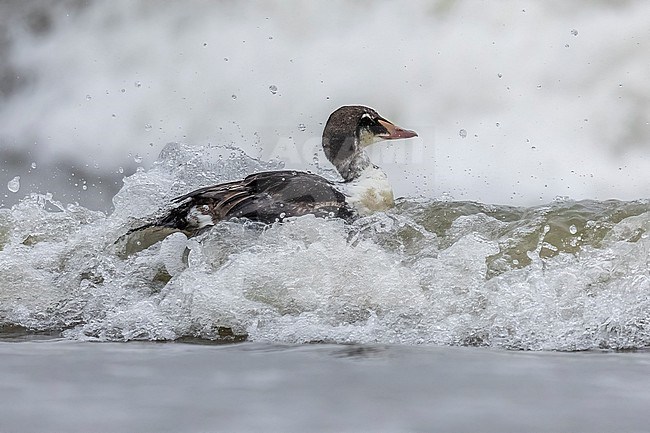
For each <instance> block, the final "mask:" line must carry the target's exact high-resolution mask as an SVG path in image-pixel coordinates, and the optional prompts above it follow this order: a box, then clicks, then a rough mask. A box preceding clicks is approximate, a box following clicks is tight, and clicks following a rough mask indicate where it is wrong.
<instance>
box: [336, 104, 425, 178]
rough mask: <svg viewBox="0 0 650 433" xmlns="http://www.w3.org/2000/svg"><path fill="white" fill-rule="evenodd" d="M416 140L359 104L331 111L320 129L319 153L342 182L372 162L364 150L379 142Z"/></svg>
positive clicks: (412, 134)
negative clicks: (334, 169) (321, 150)
mask: <svg viewBox="0 0 650 433" xmlns="http://www.w3.org/2000/svg"><path fill="white" fill-rule="evenodd" d="M411 137H417V134H416V133H415V132H414V131H409V130H408V129H403V128H400V127H399V126H396V125H395V124H394V123H392V122H390V121H388V120H386V119H384V118H383V117H381V116H380V115H379V113H377V112H376V111H375V110H373V109H372V108H369V107H364V106H361V105H349V106H343V107H341V108H339V109H337V110H336V111H334V112H333V113H332V114H331V115H330V117H329V119H328V120H327V123H326V124H325V129H324V130H323V151H324V152H325V156H326V157H327V159H328V160H329V161H330V162H331V163H332V164H333V165H334V167H336V169H337V170H338V172H339V173H340V174H341V176H342V177H343V179H345V180H346V181H351V180H354V179H355V178H357V177H358V176H359V175H360V174H361V172H362V171H363V170H364V169H365V168H367V167H368V166H370V165H371V164H372V163H371V162H370V160H369V159H368V156H367V155H366V153H365V152H364V149H365V148H366V147H368V146H370V145H371V144H373V143H376V142H378V141H382V140H397V139H401V138H411Z"/></svg>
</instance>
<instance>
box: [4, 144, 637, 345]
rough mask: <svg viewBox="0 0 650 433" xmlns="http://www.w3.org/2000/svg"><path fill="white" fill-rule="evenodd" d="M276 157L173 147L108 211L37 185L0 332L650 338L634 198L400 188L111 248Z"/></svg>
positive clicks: (434, 339) (14, 225)
mask: <svg viewBox="0 0 650 433" xmlns="http://www.w3.org/2000/svg"><path fill="white" fill-rule="evenodd" d="M279 168H282V166H281V164H280V163H275V162H261V161H258V160H256V159H253V158H250V157H248V156H247V155H245V154H244V153H243V152H241V151H239V150H237V149H234V148H228V147H220V146H213V145H206V146H203V147H189V146H186V145H183V144H178V143H175V144H170V145H168V146H167V147H166V148H165V149H164V150H163V152H162V153H161V156H160V158H159V159H158V161H157V162H156V163H155V164H154V166H153V167H152V168H151V169H150V170H149V171H144V170H140V171H138V172H137V173H135V174H134V175H132V176H130V177H128V178H125V179H124V186H123V188H122V189H121V191H120V192H119V193H118V194H117V195H116V196H115V197H114V199H113V204H114V211H113V212H112V213H111V214H110V215H105V214H104V213H102V212H97V211H91V210H88V209H86V208H84V207H81V206H79V205H63V204H62V203H59V202H58V201H56V200H55V199H54V198H53V197H52V196H51V195H49V194H46V195H40V194H31V195H30V196H28V197H26V198H25V199H23V200H22V201H21V202H20V203H18V204H17V205H15V206H13V207H12V208H11V209H0V248H1V251H0V260H1V261H2V263H3V264H4V266H3V267H2V269H0V326H1V328H0V329H1V331H0V337H2V336H4V337H5V338H6V337H7V336H10V335H14V334H15V333H27V334H32V333H46V334H54V335H57V336H59V335H60V336H63V337H65V338H70V339H81V340H100V341H106V340H117V341H124V340H176V339H200V340H214V341H239V340H243V339H248V340H252V341H267V342H291V343H304V342H338V343H387V344H388V343H400V344H427V345H469V346H491V347H500V348H508V349H523V350H588V349H597V348H607V349H636V348H644V347H648V346H650V296H648V293H650V271H649V257H650V256H649V248H650V239H649V238H648V232H649V230H650V202H648V201H647V200H644V201H632V202H621V201H613V200H612V201H580V202H576V201H572V200H568V199H558V200H556V201H554V202H552V203H550V204H547V205H543V206H536V207H526V208H524V207H508V206H492V205H486V204H481V203H473V202H453V201H435V200H419V199H418V200H415V199H408V198H406V199H400V200H399V201H398V204H397V207H396V208H395V209H394V210H392V211H390V212H388V213H378V214H375V215H373V216H370V217H366V218H361V219H359V220H357V221H356V222H355V223H353V224H346V223H344V222H343V221H341V220H337V219H329V220H325V219H317V218H314V217H311V216H306V217H300V218H295V219H291V220H288V221H286V222H283V223H277V224H274V225H271V226H262V225H259V224H255V223H251V222H243V221H228V222H222V223H220V224H218V225H217V226H215V227H214V228H213V229H211V230H210V231H208V232H206V233H204V234H202V235H200V236H198V237H195V238H190V239H188V238H186V237H185V235H183V234H181V233H175V234H173V235H171V236H169V237H167V238H166V239H165V240H164V241H162V242H158V243H155V244H153V245H151V246H149V247H146V245H136V244H139V243H140V241H137V242H135V244H134V242H130V243H129V242H128V241H124V234H125V233H126V232H127V231H128V230H129V229H130V228H133V227H135V226H137V225H138V224H142V223H143V222H145V221H148V220H151V219H152V218H154V217H155V216H156V215H159V214H160V213H161V212H163V211H164V210H165V209H166V206H168V205H167V204H166V203H168V202H169V199H170V198H172V197H174V196H176V195H179V194H181V193H184V192H186V191H188V190H191V189H193V188H196V187H199V186H202V185H206V184H210V183H214V182H220V181H226V180H231V179H236V178H238V177H241V176H243V175H245V174H247V173H250V172H252V171H257V170H269V169H279ZM138 246H139V248H138Z"/></svg>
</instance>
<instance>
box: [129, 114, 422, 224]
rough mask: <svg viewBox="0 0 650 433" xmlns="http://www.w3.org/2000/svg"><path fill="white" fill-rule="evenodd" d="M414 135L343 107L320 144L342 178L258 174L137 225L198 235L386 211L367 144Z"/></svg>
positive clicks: (382, 181) (388, 197) (388, 199)
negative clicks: (240, 221)
mask: <svg viewBox="0 0 650 433" xmlns="http://www.w3.org/2000/svg"><path fill="white" fill-rule="evenodd" d="M416 136H417V134H416V133H415V132H414V131H409V130H407V129H402V128H400V127H398V126H396V125H395V124H393V123H392V122H390V121H388V120H386V119H385V118H383V117H382V116H380V115H379V114H378V113H377V112H376V111H375V110H373V109H372V108H368V107H364V106H360V105H353V106H343V107H340V108H338V109H337V110H336V111H334V112H333V113H332V114H331V115H330V117H329V119H328V120H327V123H326V124H325V128H324V130H323V138H322V145H323V151H324V152H325V156H326V157H327V159H328V160H329V161H330V162H331V163H332V164H333V165H334V167H335V168H336V170H337V171H338V172H339V174H340V175H341V177H342V178H343V181H342V182H333V181H330V180H327V179H325V178H323V177H321V176H319V175H316V174H313V173H309V172H303V171H296V170H281V171H266V172H261V173H255V174H251V175H249V176H247V177H246V178H244V179H242V180H237V181H234V182H227V183H222V184H218V185H213V186H207V187H204V188H200V189H197V190H195V191H192V192H190V193H187V194H185V195H182V196H180V197H177V198H175V199H173V203H174V204H175V205H176V207H175V208H173V209H172V210H171V211H170V212H169V214H167V215H166V216H164V217H163V218H161V219H159V220H158V221H157V222H154V223H152V224H148V225H147V226H144V227H140V228H138V229H135V230H140V229H142V228H146V227H160V228H163V227H164V228H169V229H176V230H180V231H182V232H184V233H186V234H188V235H194V234H197V233H199V232H200V231H202V230H203V229H205V228H207V227H209V226H213V225H215V224H216V223H217V222H219V221H222V220H227V219H230V218H246V219H249V220H252V221H259V222H263V223H273V222H275V221H280V220H283V219H284V218H288V217H295V216H301V215H307V214H313V215H316V216H318V217H338V218H345V219H350V218H354V217H355V216H358V215H361V216H363V215H368V214H370V213H372V212H376V211H383V210H387V209H388V208H390V207H392V206H393V205H394V201H393V191H392V188H391V186H390V183H389V182H388V179H387V176H386V174H385V173H384V172H383V171H382V170H381V169H380V168H379V167H377V166H376V165H375V164H373V163H372V162H371V161H370V159H369V158H368V155H367V154H366V152H365V150H364V149H365V148H366V147H368V146H369V145H371V144H373V143H376V142H378V141H381V140H396V139H402V138H410V137H416ZM135 230H133V231H135Z"/></svg>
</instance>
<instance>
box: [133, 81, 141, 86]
mask: <svg viewBox="0 0 650 433" xmlns="http://www.w3.org/2000/svg"><path fill="white" fill-rule="evenodd" d="M133 85H134V86H135V87H142V83H141V82H139V81H136V82H135V83H133Z"/></svg>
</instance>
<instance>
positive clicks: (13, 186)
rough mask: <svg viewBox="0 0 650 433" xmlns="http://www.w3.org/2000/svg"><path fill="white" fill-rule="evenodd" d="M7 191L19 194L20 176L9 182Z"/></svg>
mask: <svg viewBox="0 0 650 433" xmlns="http://www.w3.org/2000/svg"><path fill="white" fill-rule="evenodd" d="M7 189H8V190H9V191H11V192H18V190H19V189H20V176H16V177H14V178H13V179H11V180H10V181H9V182H7Z"/></svg>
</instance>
